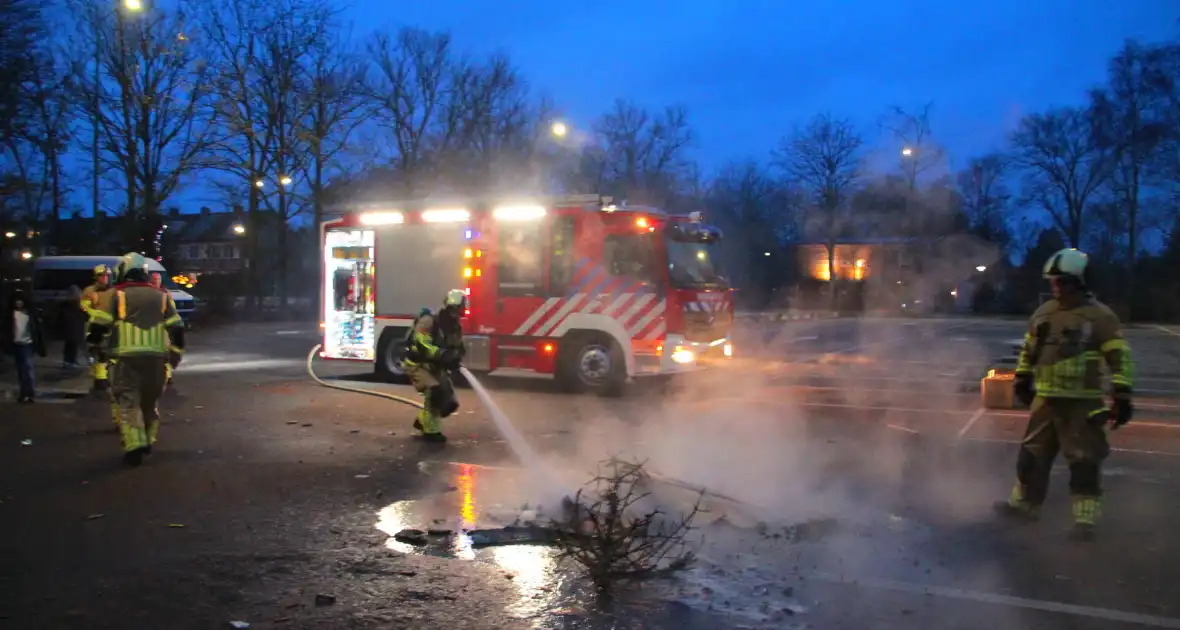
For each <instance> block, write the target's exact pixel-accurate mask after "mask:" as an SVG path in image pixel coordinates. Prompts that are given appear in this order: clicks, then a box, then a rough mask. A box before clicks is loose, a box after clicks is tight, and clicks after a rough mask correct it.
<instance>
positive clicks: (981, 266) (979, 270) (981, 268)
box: [975, 265, 987, 273]
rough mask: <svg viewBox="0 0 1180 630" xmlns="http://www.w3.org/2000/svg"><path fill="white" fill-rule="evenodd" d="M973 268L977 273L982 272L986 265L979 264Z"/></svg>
mask: <svg viewBox="0 0 1180 630" xmlns="http://www.w3.org/2000/svg"><path fill="white" fill-rule="evenodd" d="M975 270H976V271H978V272H979V273H983V272H985V271H987V265H979V266H978V267H976V268H975Z"/></svg>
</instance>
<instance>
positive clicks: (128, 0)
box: [123, 0, 143, 13]
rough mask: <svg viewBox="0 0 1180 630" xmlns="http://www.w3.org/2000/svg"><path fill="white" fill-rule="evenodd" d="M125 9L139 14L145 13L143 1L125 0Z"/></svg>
mask: <svg viewBox="0 0 1180 630" xmlns="http://www.w3.org/2000/svg"><path fill="white" fill-rule="evenodd" d="M123 8H124V9H127V10H128V11H132V12H135V13H138V12H140V11H143V2H142V0H123Z"/></svg>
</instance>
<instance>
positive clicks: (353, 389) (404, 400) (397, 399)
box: [307, 344, 422, 409]
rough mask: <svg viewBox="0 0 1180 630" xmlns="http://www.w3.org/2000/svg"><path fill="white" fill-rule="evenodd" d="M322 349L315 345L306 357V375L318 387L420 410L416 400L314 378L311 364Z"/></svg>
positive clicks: (319, 345) (420, 404) (314, 374)
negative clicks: (364, 395)
mask: <svg viewBox="0 0 1180 630" xmlns="http://www.w3.org/2000/svg"><path fill="white" fill-rule="evenodd" d="M322 347H323V346H322V345H321V344H316V346H315V347H314V348H312V349H311V352H309V353H308V355H307V375H308V376H310V377H311V379H312V380H313V381H315V382H317V383H319V384H320V385H323V386H324V387H328V388H331V389H338V390H340V391H343V392H353V393H354V394H368V395H369V396H377V397H378V398H386V399H388V400H392V401H394V402H399V403H401V404H403V405H409V406H411V407H414V408H415V409H421V408H422V403H420V402H418V401H417V400H411V399H409V398H402V397H401V396H395V395H394V394H387V393H385V392H378V391H374V390H371V389H364V388H360V387H348V386H346V385H337V384H335V383H329V382H327V381H325V380H324V379H322V378H320V377H319V376H316V373H315V370H313V369H311V363H312V361H313V360H315V355H316V353H317V352H319V351H320V348H322Z"/></svg>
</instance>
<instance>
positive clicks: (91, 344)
mask: <svg viewBox="0 0 1180 630" xmlns="http://www.w3.org/2000/svg"><path fill="white" fill-rule="evenodd" d="M111 280H112V278H111V269H110V267H107V266H106V265H98V266H97V267H95V268H94V284H92V285H90V286H88V287H86V288H85V289H83V290H82V299H81V301H80V303H79V305H80V306H81V308H82V312H84V313H86V316H87V320H86V347H87V350H88V351H89V353H90V358H91V360H92V361H93V365H92V366H91V367H90V374H91V376H93V377H94V384H93V386H92V391H94V392H103V391H106V389H107V387H108V386H109V383H110V381H109V380H108V379H107V356H106V349H105V348H104V345H105V343H104V341H105V340H104V339H103V335H105V334H106V333H105V330H106V327H105V326H102V325H98V326H96V325H95V316H96V315H98V317H99V319H101V318H102V314H103V313H110V312H111V300H112V299H113V298H114V295H115V289H114V287H112V286H111V284H112V282H111ZM100 331H102V332H101V333H100Z"/></svg>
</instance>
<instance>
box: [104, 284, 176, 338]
mask: <svg viewBox="0 0 1180 630" xmlns="http://www.w3.org/2000/svg"><path fill="white" fill-rule="evenodd" d="M111 315H112V317H113V319H114V325H113V327H112V331H111V340H110V353H111V355H112V356H128V355H159V356H167V354H168V348H169V346H170V345H171V342H170V337H169V334H168V328H169V327H170V326H175V325H178V324H179V323H180V321H181V320H180V316H179V315H177V314H176V305H175V304H173V302H172V298H171V296H169V295H168V293H167V292H165V291H162V290H160V289H157V288H155V287H153V286H151V285H149V284H139V283H134V284H126V285H120V286H119V288H118V289H117V291H116V293H115V299H114V308H113V309H112V313H111Z"/></svg>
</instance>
